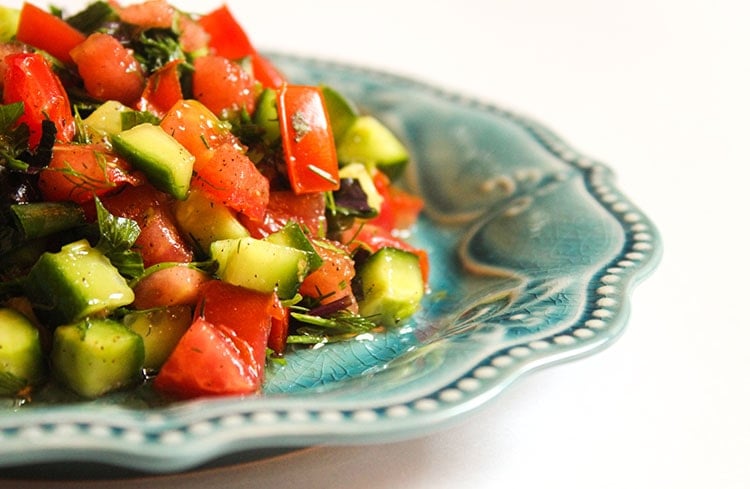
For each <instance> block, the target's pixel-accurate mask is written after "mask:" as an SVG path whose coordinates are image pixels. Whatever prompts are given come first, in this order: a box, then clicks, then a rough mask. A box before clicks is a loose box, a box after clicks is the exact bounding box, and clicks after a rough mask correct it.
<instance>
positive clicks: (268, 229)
mask: <svg viewBox="0 0 750 489" xmlns="http://www.w3.org/2000/svg"><path fill="white" fill-rule="evenodd" d="M240 221H241V222H242V224H243V225H244V226H245V227H246V228H247V229H248V231H249V232H250V235H251V236H253V237H255V238H263V237H266V236H268V235H269V234H271V233H275V232H276V231H279V230H280V229H281V228H283V227H284V226H285V225H286V224H287V223H288V222H291V221H293V222H296V223H297V224H299V225H300V226H302V227H303V228H304V229H307V230H309V231H310V233H311V234H312V235H313V236H325V234H326V200H325V195H324V194H323V193H313V194H299V195H297V194H295V193H294V192H292V191H291V190H274V191H273V192H271V194H270V195H269V198H268V206H266V213H265V214H264V216H263V219H262V220H260V221H258V220H251V219H249V218H247V217H246V216H242V215H241V216H240Z"/></svg>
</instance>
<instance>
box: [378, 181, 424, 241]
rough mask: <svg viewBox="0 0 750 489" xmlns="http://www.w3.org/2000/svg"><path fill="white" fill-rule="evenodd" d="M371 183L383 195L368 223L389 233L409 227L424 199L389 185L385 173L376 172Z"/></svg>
mask: <svg viewBox="0 0 750 489" xmlns="http://www.w3.org/2000/svg"><path fill="white" fill-rule="evenodd" d="M373 183H374V184H375V188H376V189H377V191H378V193H379V194H380V195H382V196H383V202H382V203H381V206H380V212H379V213H378V215H377V216H376V217H375V218H373V219H371V220H370V221H369V224H372V225H374V226H378V227H380V228H382V229H383V230H385V231H387V232H389V233H394V232H399V231H406V230H408V229H409V228H411V227H412V226H413V225H414V223H415V222H416V221H417V217H418V216H419V213H420V212H421V211H422V209H423V208H424V201H423V200H422V199H421V198H420V197H417V196H416V195H413V194H410V193H409V192H406V191H405V190H402V189H400V188H398V187H394V186H393V185H391V182H390V180H389V179H388V177H387V176H386V175H385V173H382V172H376V173H375V175H374V177H373Z"/></svg>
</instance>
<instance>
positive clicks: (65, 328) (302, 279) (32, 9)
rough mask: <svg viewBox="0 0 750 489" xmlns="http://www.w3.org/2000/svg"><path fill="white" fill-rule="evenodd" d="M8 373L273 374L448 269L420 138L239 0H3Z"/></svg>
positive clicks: (354, 330)
mask: <svg viewBox="0 0 750 489" xmlns="http://www.w3.org/2000/svg"><path fill="white" fill-rule="evenodd" d="M0 90H1V91H2V104H1V105H0V199H1V200H2V214H0V395H3V396H11V397H16V398H18V399H24V400H32V401H33V397H34V392H35V391H36V390H37V389H39V388H41V387H42V386H44V385H46V384H47V383H50V382H54V383H57V384H59V385H61V386H63V388H64V389H67V390H70V391H72V392H74V393H76V394H77V395H79V396H81V397H82V398H96V397H98V396H102V395H105V394H107V393H109V392H112V391H117V390H122V389H128V388H132V387H134V386H141V385H143V384H144V383H146V384H147V385H148V386H150V388H153V389H155V390H156V391H158V392H159V393H160V394H162V395H164V396H166V397H167V398H175V399H185V398H194V397H204V396H217V395H245V394H254V393H258V392H260V391H261V390H262V385H263V379H264V370H265V368H266V366H267V365H268V364H269V363H270V362H280V363H283V358H284V355H285V354H287V353H288V352H289V351H290V350H291V349H294V348H304V347H307V345H320V344H325V343H331V342H336V341H346V340H350V339H352V338H355V337H357V336H358V335H361V334H362V333H366V332H371V331H373V330H377V329H379V328H390V327H394V326H398V325H399V324H400V323H402V321H404V320H406V319H407V318H409V317H410V316H411V315H413V314H414V312H415V311H416V310H417V308H418V307H419V304H420V301H421V300H422V298H423V295H424V294H425V292H426V290H427V279H428V260H427V255H426V253H425V252H424V250H420V249H417V248H415V247H413V246H412V245H410V244H409V243H408V242H407V241H405V239H403V238H402V236H404V232H405V231H408V229H409V228H410V227H411V226H412V225H413V224H414V222H415V220H416V218H417V216H418V214H419V212H420V210H421V208H422V201H421V200H420V199H419V198H418V197H417V196H414V195H412V194H410V193H407V192H405V191H404V190H401V189H400V188H399V187H396V186H394V185H392V183H393V182H394V181H396V180H397V179H398V178H399V176H400V175H401V174H402V172H403V171H404V168H405V166H406V165H408V162H409V155H408V152H407V150H406V148H405V146H404V145H403V144H402V142H401V141H399V139H398V138H397V137H396V136H395V134H394V133H393V132H392V131H391V130H390V129H389V128H388V127H386V126H385V125H384V124H383V123H382V122H381V121H379V120H378V119H377V118H375V117H373V116H372V115H370V114H366V113H363V112H361V111H360V109H359V108H358V107H357V106H356V105H355V104H353V103H352V102H351V101H349V100H348V99H347V98H346V97H345V96H344V95H343V94H341V93H339V92H337V91H336V89H335V87H331V86H327V85H320V86H311V85H303V84H297V83H295V81H294V80H290V79H287V78H286V77H285V76H284V74H283V73H282V72H281V71H280V70H279V69H277V68H276V67H275V66H274V64H273V62H272V61H271V60H270V59H269V58H267V57H265V56H263V55H262V54H261V53H259V52H258V51H257V50H256V49H255V48H254V46H253V44H252V43H251V41H250V38H249V37H248V36H247V34H246V33H245V32H244V30H243V29H242V27H241V25H240V22H238V20H237V19H236V18H235V17H234V16H233V14H232V12H231V11H230V10H229V9H228V7H227V6H221V7H218V8H216V9H215V10H213V11H211V12H209V13H206V14H201V15H198V14H191V13H186V12H183V11H181V10H180V9H179V8H177V7H175V6H173V5H171V4H169V3H167V2H166V1H162V0H149V1H146V2H143V3H132V4H120V3H118V2H116V1H114V0H110V1H95V2H93V3H91V4H89V5H88V6H87V7H86V8H84V9H83V10H82V11H80V12H76V13H73V14H70V15H69V14H67V13H64V12H62V11H60V10H58V9H55V8H49V9H44V8H41V7H38V6H36V5H34V4H32V3H25V4H24V5H23V6H22V8H20V9H14V8H8V7H0Z"/></svg>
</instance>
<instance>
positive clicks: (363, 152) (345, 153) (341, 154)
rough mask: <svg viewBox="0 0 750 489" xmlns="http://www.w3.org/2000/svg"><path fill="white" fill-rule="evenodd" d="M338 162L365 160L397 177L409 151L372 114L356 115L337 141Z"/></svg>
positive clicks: (390, 175) (371, 166)
mask: <svg viewBox="0 0 750 489" xmlns="http://www.w3.org/2000/svg"><path fill="white" fill-rule="evenodd" d="M336 153H337V155H338V159H339V163H340V164H341V165H342V166H343V165H346V164H349V163H354V162H358V163H362V164H364V165H365V166H367V168H368V169H369V170H372V169H374V168H377V169H379V170H380V171H382V172H383V173H385V174H386V175H388V177H389V178H391V180H395V179H397V178H398V177H399V176H400V175H401V173H402V172H403V170H404V168H405V167H406V164H407V163H408V162H409V152H408V151H407V150H406V148H405V147H404V145H403V144H402V143H401V141H399V139H398V138H397V137H396V135H395V134H393V132H392V131H391V130H390V129H389V128H387V127H386V126H385V125H383V123H382V122H380V121H379V120H378V119H375V118H374V117H372V116H369V115H363V116H359V117H357V119H356V120H355V121H354V122H353V123H352V125H351V127H350V128H349V129H348V130H347V131H346V133H345V134H344V135H343V136H342V137H341V140H340V141H339V142H337V144H336Z"/></svg>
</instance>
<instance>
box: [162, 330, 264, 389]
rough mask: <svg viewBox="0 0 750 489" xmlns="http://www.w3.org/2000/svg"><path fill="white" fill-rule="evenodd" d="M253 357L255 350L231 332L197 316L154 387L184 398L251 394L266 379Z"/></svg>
mask: <svg viewBox="0 0 750 489" xmlns="http://www.w3.org/2000/svg"><path fill="white" fill-rule="evenodd" d="M264 353H265V352H264ZM252 358H253V356H252V348H251V347H250V346H249V345H248V344H247V342H245V341H244V340H242V339H241V338H239V337H238V336H237V334H236V333H235V332H234V331H233V330H232V329H230V328H228V327H226V326H224V325H221V324H219V325H214V324H212V323H211V322H210V321H207V320H206V319H205V318H202V317H198V318H196V319H195V320H194V321H193V323H192V324H191V325H190V327H189V328H188V330H187V331H186V332H185V334H184V335H183V336H182V338H180V341H179V342H178V343H177V346H176V347H175V349H174V350H173V351H172V353H171V354H170V355H169V357H168V358H167V361H166V362H165V363H164V365H162V368H161V370H160V371H159V373H158V374H157V376H156V378H155V379H154V388H156V389H157V390H159V391H161V392H164V393H166V394H171V395H173V396H175V397H179V398H182V399H190V398H196V397H205V396H228V395H242V394H252V393H254V392H256V391H258V390H259V389H260V387H261V382H262V378H263V374H262V371H260V372H259V371H258V370H257V369H255V366H256V365H254V362H253V360H252Z"/></svg>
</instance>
